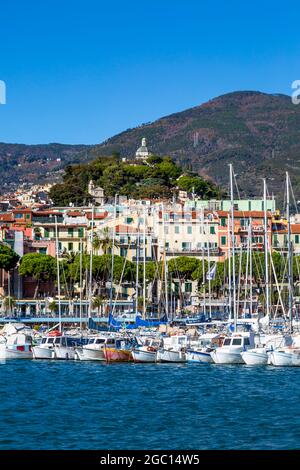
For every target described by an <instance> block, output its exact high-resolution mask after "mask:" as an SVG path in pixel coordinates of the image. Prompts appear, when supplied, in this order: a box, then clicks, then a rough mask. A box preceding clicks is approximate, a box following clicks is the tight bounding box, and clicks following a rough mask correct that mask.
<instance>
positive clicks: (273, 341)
mask: <svg viewBox="0 0 300 470" xmlns="http://www.w3.org/2000/svg"><path fill="white" fill-rule="evenodd" d="M291 344H292V338H291V336H290V335H287V336H282V335H265V334H262V335H260V337H259V344H258V345H257V347H255V348H253V349H248V350H247V351H244V352H242V353H241V355H242V358H243V360H244V362H245V363H246V364H247V365H251V366H255V365H266V364H270V363H271V359H270V354H271V353H272V351H274V350H276V349H277V348H279V347H280V346H284V345H286V346H287V345H291Z"/></svg>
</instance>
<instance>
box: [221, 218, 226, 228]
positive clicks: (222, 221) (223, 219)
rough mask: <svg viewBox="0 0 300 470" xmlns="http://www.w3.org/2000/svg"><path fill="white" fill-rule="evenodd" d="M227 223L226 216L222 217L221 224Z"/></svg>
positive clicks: (224, 225) (223, 225)
mask: <svg viewBox="0 0 300 470" xmlns="http://www.w3.org/2000/svg"><path fill="white" fill-rule="evenodd" d="M226 225H227V223H226V218H225V217H222V218H221V226H222V227H226Z"/></svg>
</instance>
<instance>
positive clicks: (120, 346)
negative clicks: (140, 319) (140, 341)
mask: <svg viewBox="0 0 300 470" xmlns="http://www.w3.org/2000/svg"><path fill="white" fill-rule="evenodd" d="M134 346H135V341H134V340H133V339H132V338H127V337H126V338H110V341H108V342H107V343H106V344H105V345H104V350H103V352H104V357H105V360H106V362H131V361H133V357H132V349H133V348H134Z"/></svg>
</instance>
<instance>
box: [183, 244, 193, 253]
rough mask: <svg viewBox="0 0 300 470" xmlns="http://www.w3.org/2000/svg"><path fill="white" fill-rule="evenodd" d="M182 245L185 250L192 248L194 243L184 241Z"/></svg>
mask: <svg viewBox="0 0 300 470" xmlns="http://www.w3.org/2000/svg"><path fill="white" fill-rule="evenodd" d="M181 246H182V249H183V251H188V250H190V249H191V247H192V244H191V243H190V242H182V244H181Z"/></svg>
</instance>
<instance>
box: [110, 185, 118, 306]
mask: <svg viewBox="0 0 300 470" xmlns="http://www.w3.org/2000/svg"><path fill="white" fill-rule="evenodd" d="M116 218H117V194H115V205H114V222H113V237H112V247H111V274H110V291H109V312H110V314H111V313H112V298H113V281H114V255H115V237H116Z"/></svg>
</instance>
